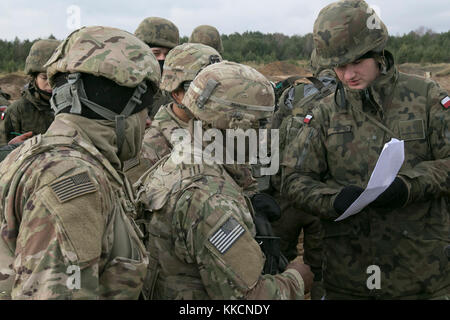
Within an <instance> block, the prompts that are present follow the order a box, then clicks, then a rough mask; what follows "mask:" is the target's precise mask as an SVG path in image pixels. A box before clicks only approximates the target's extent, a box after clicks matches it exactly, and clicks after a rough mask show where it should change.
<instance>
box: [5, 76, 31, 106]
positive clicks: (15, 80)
mask: <svg viewBox="0 0 450 320" xmlns="http://www.w3.org/2000/svg"><path fill="white" fill-rule="evenodd" d="M27 82H28V77H27V76H26V75H25V74H24V73H22V72H14V73H9V74H0V88H1V89H2V91H3V92H6V93H9V94H10V95H11V101H14V100H17V99H19V98H20V92H21V91H22V88H23V87H24V85H26V84H27Z"/></svg>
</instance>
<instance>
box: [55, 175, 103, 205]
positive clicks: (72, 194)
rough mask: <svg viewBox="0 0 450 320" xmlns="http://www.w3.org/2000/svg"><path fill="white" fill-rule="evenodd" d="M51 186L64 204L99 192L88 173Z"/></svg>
mask: <svg viewBox="0 0 450 320" xmlns="http://www.w3.org/2000/svg"><path fill="white" fill-rule="evenodd" d="M50 186H51V188H52V190H53V192H54V193H55V194H56V197H57V198H58V200H59V201H60V202H62V203H64V202H66V201H69V200H72V199H74V198H76V197H79V196H81V195H84V194H87V193H91V192H94V191H96V190H97V189H96V188H95V185H94V183H93V182H92V181H91V178H89V175H88V174H87V173H86V172H83V173H79V174H76V175H74V176H72V177H69V178H66V179H64V180H61V181H58V182H55V183H52V184H51V185H50Z"/></svg>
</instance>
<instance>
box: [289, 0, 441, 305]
mask: <svg viewBox="0 0 450 320" xmlns="http://www.w3.org/2000/svg"><path fill="white" fill-rule="evenodd" d="M387 39H388V33H387V29H386V26H385V25H384V24H383V22H382V21H381V20H380V19H379V18H378V16H377V15H376V13H375V12H374V11H373V10H372V9H370V8H369V7H368V5H367V4H366V3H365V2H364V1H349V0H346V1H339V2H335V3H332V4H330V5H328V6H327V7H325V8H324V9H322V11H321V12H320V14H319V16H318V18H317V20H316V22H315V24H314V44H315V47H316V50H317V56H318V64H319V65H321V66H322V67H324V68H334V71H335V72H336V74H337V76H338V78H339V82H338V86H337V90H336V92H335V94H333V95H331V96H329V97H327V98H325V99H323V100H322V101H321V103H320V104H319V106H318V107H316V108H314V109H313V110H312V112H311V113H310V114H309V116H307V117H305V121H304V126H303V127H302V129H301V130H300V132H299V133H298V135H297V136H296V137H295V139H293V142H292V143H291V144H290V145H289V146H288V148H287V149H286V152H285V154H284V157H283V162H282V166H284V169H285V174H284V175H283V178H284V182H283V186H282V190H283V192H284V193H285V194H286V195H287V196H288V197H289V198H290V199H291V200H292V201H293V202H294V204H295V206H296V207H297V208H301V209H302V210H307V211H309V212H311V213H314V214H316V215H318V216H319V217H320V218H321V220H322V226H323V228H324V239H323V246H324V259H325V261H324V270H323V273H324V284H325V291H326V298H327V299H432V298H438V299H439V298H443V297H445V295H446V294H447V295H448V293H449V290H450V272H449V271H450V270H449V263H448V261H449V256H450V247H449V226H450V224H449V192H450V188H449V179H450V158H449V156H450V131H449V123H450V113H449V110H448V108H449V106H450V98H447V93H446V92H444V90H442V89H441V88H440V87H439V86H438V85H437V84H436V83H435V82H433V81H430V80H425V79H423V78H419V77H415V76H411V75H406V74H402V73H399V72H398V70H397V67H396V66H395V64H394V60H393V57H392V55H391V54H390V53H389V52H388V51H386V50H384V47H385V44H386V42H387ZM391 138H397V139H400V140H404V148H405V161H404V163H403V166H402V168H401V169H400V171H399V173H398V175H397V177H396V178H395V180H394V182H393V183H392V184H391V185H390V186H389V187H388V188H387V189H386V190H385V191H384V192H383V193H382V194H381V195H380V196H379V197H378V198H377V199H376V200H375V201H374V202H372V203H371V204H370V205H369V206H367V207H366V208H364V209H363V210H362V211H361V212H359V213H358V214H356V215H353V216H350V217H348V218H346V219H344V220H342V221H339V222H335V219H336V218H338V217H339V216H340V215H341V214H342V213H343V212H345V210H346V209H347V208H348V207H349V206H350V205H351V204H352V203H353V202H354V201H355V200H356V198H358V196H359V195H360V194H361V192H362V191H363V188H365V186H366V185H367V182H368V181H369V178H370V175H371V172H372V171H373V169H374V166H375V164H376V162H377V160H378V158H379V155H380V153H381V150H382V148H383V146H384V144H385V143H386V142H388V141H390V140H391ZM372 266H377V267H378V268H379V271H380V273H377V272H376V273H375V274H373V271H370V270H371V269H370V268H369V267H372ZM371 275H372V276H375V277H378V280H379V286H375V287H374V286H373V284H374V282H373V279H372V280H370V279H369V277H370V276H371ZM370 281H372V282H371V283H369V282H370ZM375 284H376V282H375Z"/></svg>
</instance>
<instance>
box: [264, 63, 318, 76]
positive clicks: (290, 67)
mask: <svg viewBox="0 0 450 320" xmlns="http://www.w3.org/2000/svg"><path fill="white" fill-rule="evenodd" d="M256 70H258V71H259V72H261V73H262V74H263V75H264V76H266V77H267V79H269V80H271V81H280V80H284V79H286V78H288V77H290V76H310V75H311V71H310V70H308V69H307V68H306V67H304V66H302V65H297V64H293V63H290V62H286V61H276V62H272V63H269V64H266V65H263V66H259V67H256Z"/></svg>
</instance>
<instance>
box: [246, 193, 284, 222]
mask: <svg viewBox="0 0 450 320" xmlns="http://www.w3.org/2000/svg"><path fill="white" fill-rule="evenodd" d="M251 201H252V206H253V209H254V210H255V214H256V215H262V216H264V217H266V219H267V220H269V221H270V222H274V221H277V220H278V219H280V218H281V209H280V206H279V205H278V203H277V202H276V200H275V199H274V198H272V197H271V196H270V195H268V194H267V193H257V194H255V195H253V196H252V198H251Z"/></svg>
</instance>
